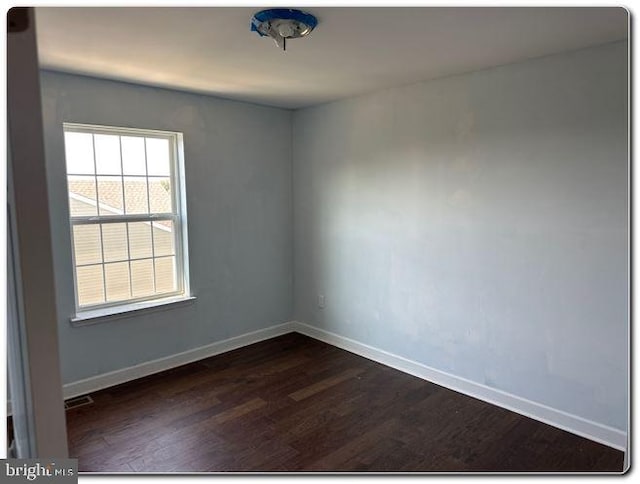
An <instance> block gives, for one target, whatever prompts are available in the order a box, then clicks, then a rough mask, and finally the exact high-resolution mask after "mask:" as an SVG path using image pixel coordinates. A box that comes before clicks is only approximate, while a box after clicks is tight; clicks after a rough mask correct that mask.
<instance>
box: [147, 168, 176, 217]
mask: <svg viewBox="0 0 640 484" xmlns="http://www.w3.org/2000/svg"><path fill="white" fill-rule="evenodd" d="M149 204H150V207H149V208H150V210H151V213H172V212H173V210H172V204H171V179H170V178H159V177H149Z"/></svg>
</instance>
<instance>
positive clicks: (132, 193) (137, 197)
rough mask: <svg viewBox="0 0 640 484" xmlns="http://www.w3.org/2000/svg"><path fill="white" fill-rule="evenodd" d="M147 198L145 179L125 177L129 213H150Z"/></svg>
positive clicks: (125, 193) (125, 196) (125, 192)
mask: <svg viewBox="0 0 640 484" xmlns="http://www.w3.org/2000/svg"><path fill="white" fill-rule="evenodd" d="M147 196H148V195H147V179H146V178H145V177H140V176H135V177H132V176H125V177H124V200H125V208H126V211H127V213H149V203H148V198H147Z"/></svg>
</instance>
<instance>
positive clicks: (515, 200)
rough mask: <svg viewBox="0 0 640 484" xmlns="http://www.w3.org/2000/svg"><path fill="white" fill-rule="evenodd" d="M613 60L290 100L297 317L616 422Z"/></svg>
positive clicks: (622, 205) (617, 215)
mask: <svg viewBox="0 0 640 484" xmlns="http://www.w3.org/2000/svg"><path fill="white" fill-rule="evenodd" d="M626 65H627V51H626V43H624V42H621V43H614V44H608V45H604V46H600V47H597V48H592V49H586V50H581V51H576V52H572V53H568V54H563V55H557V56H551V57H546V58H541V59H536V60H531V61H527V62H522V63H519V64H512V65H508V66H503V67H499V68H495V69H488V70H484V71H480V72H476V73H472V74H469V75H462V76H456V77H451V78H446V79H440V80H435V81H431V82H425V83H420V84H415V85H411V86H408V87H402V88H395V89H389V90H385V91H381V92H378V93H375V94H371V95H367V96H362V97H357V98H352V99H347V100H343V101H339V102H335V103H330V104H327V105H322V106H319V107H314V108H309V109H304V110H302V111H298V112H296V113H295V114H294V118H293V124H294V145H293V146H294V147H293V160H294V164H293V179H294V204H293V205H294V240H295V257H294V301H295V305H294V317H295V319H297V320H300V321H303V322H306V323H310V324H312V325H316V326H318V327H321V328H324V329H326V330H329V331H332V332H335V333H338V334H340V335H343V336H346V337H349V338H353V339H356V340H358V341H360V342H362V343H366V344H369V345H372V346H375V347H378V348H380V349H383V350H386V351H390V352H392V353H395V354H398V355H401V356H403V357H406V358H409V359H411V360H415V361H418V362H420V363H423V364H426V365H428V366H431V367H433V368H436V369H438V370H442V371H445V372H449V373H452V374H454V375H457V376H460V377H464V378H467V379H469V380H472V381H475V382H478V383H481V384H485V385H488V386H490V387H493V388H497V389H500V390H504V391H507V392H510V393H512V394H515V395H518V396H520V397H523V398H527V399H530V400H533V401H535V402H539V403H542V404H546V405H549V406H551V407H554V408H556V409H559V410H563V411H565V412H569V413H571V414H574V415H578V416H581V417H584V418H586V419H589V420H593V421H596V422H598V423H602V424H605V425H609V426H612V427H615V428H618V429H623V430H625V429H626V415H627V407H626V405H627V403H626V402H627V392H626V383H627V377H628V375H627V354H626V348H627V328H628V319H627V318H628V315H627V306H628V301H627V289H628V287H627V270H628V260H627V249H628V247H627V237H628V227H627V196H628V193H627V83H626V78H627V70H626V69H627V68H626ZM318 294H324V295H325V296H326V306H325V308H324V309H320V308H318V306H317V299H316V297H317V295H318Z"/></svg>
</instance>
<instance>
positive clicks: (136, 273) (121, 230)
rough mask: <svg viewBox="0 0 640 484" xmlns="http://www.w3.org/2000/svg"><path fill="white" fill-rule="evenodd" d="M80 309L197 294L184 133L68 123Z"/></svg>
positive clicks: (72, 234) (75, 277)
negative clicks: (190, 256)
mask: <svg viewBox="0 0 640 484" xmlns="http://www.w3.org/2000/svg"><path fill="white" fill-rule="evenodd" d="M64 140H65V154H66V162H67V184H68V190H69V213H70V220H71V241H72V246H73V264H74V280H75V295H76V312H77V313H82V312H83V311H87V310H94V309H98V308H107V307H121V306H123V305H129V304H132V303H138V302H145V301H152V300H160V299H163V298H180V297H181V296H182V297H188V296H189V287H188V277H186V273H187V271H186V268H187V267H188V265H187V251H186V249H187V243H186V215H185V206H184V205H185V204H184V201H183V198H182V197H183V195H184V189H183V183H182V182H183V176H182V171H183V170H182V165H181V159H182V156H181V152H180V150H181V145H182V135H181V134H180V133H172V132H166V131H150V130H141V129H130V128H112V127H105V126H91V125H81V124H68V123H65V124H64Z"/></svg>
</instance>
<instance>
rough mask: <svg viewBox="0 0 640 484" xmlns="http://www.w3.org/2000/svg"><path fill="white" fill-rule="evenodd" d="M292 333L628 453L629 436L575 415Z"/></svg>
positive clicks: (359, 346) (367, 350) (328, 336)
mask: <svg viewBox="0 0 640 484" xmlns="http://www.w3.org/2000/svg"><path fill="white" fill-rule="evenodd" d="M292 326H293V330H294V331H297V332H298V333H301V334H304V335H306V336H310V337H311V338H315V339H318V340H320V341H324V342H325V343H328V344H330V345H333V346H336V347H338V348H342V349H344V350H346V351H349V352H351V353H355V354H357V355H360V356H363V357H365V358H367V359H370V360H373V361H375V362H378V363H381V364H383V365H386V366H389V367H391V368H395V369H397V370H400V371H402V372H405V373H408V374H410V375H414V376H417V377H418V378H422V379H424V380H427V381H430V382H432V383H436V384H437V385H441V386H443V387H446V388H449V389H451V390H454V391H456V392H460V393H464V394H465V395H469V396H471V397H474V398H477V399H479V400H483V401H485V402H488V403H492V404H494V405H497V406H499V407H503V408H506V409H508V410H511V411H513V412H516V413H519V414H521V415H524V416H526V417H530V418H532V419H535V420H539V421H541V422H544V423H546V424H549V425H552V426H554V427H558V428H560V429H562V430H566V431H567V432H571V433H573V434H576V435H579V436H581V437H586V438H587V439H590V440H594V441H596V442H600V443H602V444H605V445H608V446H610V447H613V448H615V449H619V450H622V451H623V452H626V447H627V433H626V432H623V431H621V430H618V429H615V428H612V427H608V426H606V425H602V424H599V423H597V422H593V421H591V420H587V419H584V418H582V417H578V416H577V415H572V414H569V413H567V412H563V411H562V410H557V409H555V408H551V407H548V406H546V405H543V404H541V403H536V402H533V401H531V400H527V399H525V398H521V397H518V396H516V395H512V394H510V393H507V392H503V391H501V390H497V389H495V388H491V387H488V386H486V385H483V384H480V383H476V382H473V381H471V380H467V379H465V378H461V377H458V376H455V375H451V374H449V373H445V372H443V371H440V370H436V369H435V368H430V367H428V366H426V365H423V364H422V363H418V362H416V361H411V360H408V359H406V358H403V357H402V356H398V355H394V354H393V353H389V352H387V351H384V350H381V349H378V348H374V347H372V346H369V345H366V344H363V343H360V342H358V341H355V340H352V339H350V338H345V337H344V336H340V335H338V334H335V333H331V332H329V331H325V330H323V329H320V328H316V327H314V326H310V325H308V324H305V323H300V322H293V323H292Z"/></svg>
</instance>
